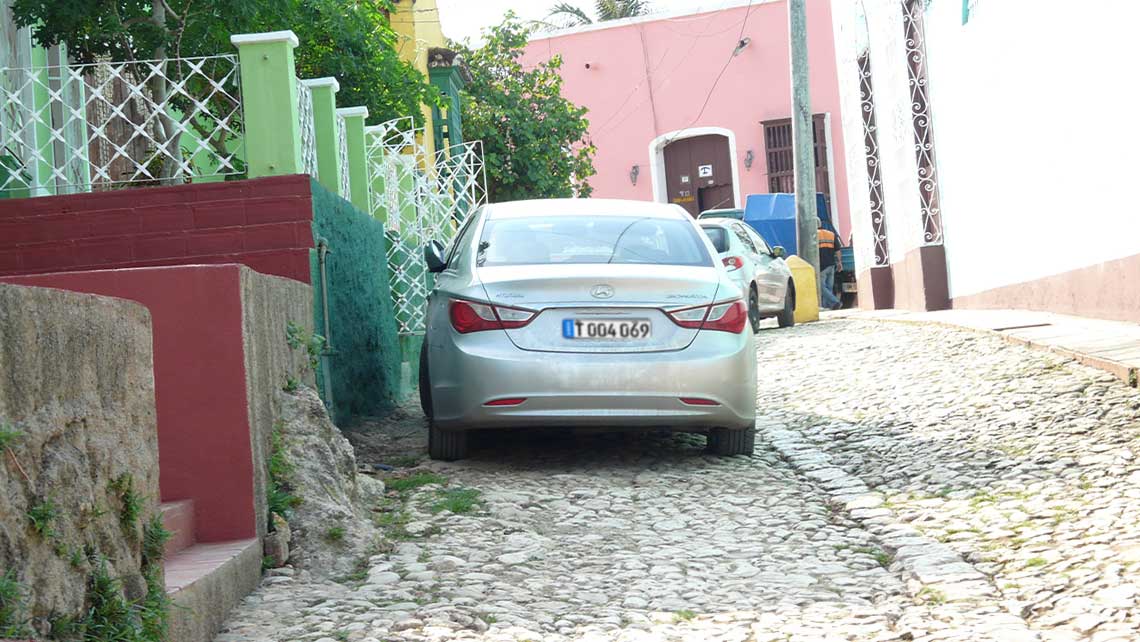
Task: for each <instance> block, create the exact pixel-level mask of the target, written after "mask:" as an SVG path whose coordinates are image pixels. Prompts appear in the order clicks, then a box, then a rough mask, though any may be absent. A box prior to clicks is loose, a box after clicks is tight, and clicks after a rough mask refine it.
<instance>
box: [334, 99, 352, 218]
mask: <svg viewBox="0 0 1140 642" xmlns="http://www.w3.org/2000/svg"><path fill="white" fill-rule="evenodd" d="M336 164H337V170H338V171H339V173H340V195H341V196H343V197H344V198H350V197H351V184H350V183H351V181H350V178H349V171H350V169H351V168H350V167H349V165H348V130H347V128H346V125H345V122H344V116H342V115H340V114H337V117H336Z"/></svg>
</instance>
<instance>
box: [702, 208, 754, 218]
mask: <svg viewBox="0 0 1140 642" xmlns="http://www.w3.org/2000/svg"><path fill="white" fill-rule="evenodd" d="M705 217H708V218H735V219H737V220H739V219H742V218H744V208H743V207H724V208H720V209H715V210H705V211H703V212H701V214H700V216H698V217H697V218H700V219H704V218H705Z"/></svg>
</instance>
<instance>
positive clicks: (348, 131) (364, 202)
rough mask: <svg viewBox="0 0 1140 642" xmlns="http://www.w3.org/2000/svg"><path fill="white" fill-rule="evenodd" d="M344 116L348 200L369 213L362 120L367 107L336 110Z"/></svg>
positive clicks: (365, 149) (364, 117)
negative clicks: (349, 193)
mask: <svg viewBox="0 0 1140 642" xmlns="http://www.w3.org/2000/svg"><path fill="white" fill-rule="evenodd" d="M336 113H337V114H339V115H340V116H341V117H342V118H344V131H345V140H346V143H347V146H348V185H349V191H350V192H351V195H350V198H349V199H348V200H350V201H352V204H353V205H355V206H356V209H358V210H360V211H361V212H364V213H365V214H371V213H372V212H370V211H369V209H368V192H369V190H368V146H367V144H366V143H365V141H364V121H365V120H366V119H367V118H368V108H367V107H344V108H341V109H338V110H336Z"/></svg>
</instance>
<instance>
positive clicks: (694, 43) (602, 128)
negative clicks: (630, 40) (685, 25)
mask: <svg viewBox="0 0 1140 642" xmlns="http://www.w3.org/2000/svg"><path fill="white" fill-rule="evenodd" d="M750 1H751V0H750ZM702 19H703V20H705V21H706V22H705V30H704V32H702V33H701V34H699V35H697V34H692V35H691V36H690V37H691V38H692V41H691V42H690V43H689V48H688V49H686V50H685V54H684V55H683V56H681V59H680V60H679V61H678V62H677V64H676V65H674V66H673V68H672V69H671V70H670V71H669V73H667V74H665V83H663V84H662V85H661V86H662V87H664V86H665V84H667V83H668V81H669V80H670V76H672V75H673V73H674V72H676V71H677V69H678V68H679V67H680V66H681V65H683V64H684V63H685V61H686V60H687V59H688V58H689V54H691V53H692V52H693V49H695V48H696V46H697V42H698V41H699V40H700V39H701V38H704V37H706V36H709V35H713V34H710V33H709V29H710V28H711V26H712V20H711V19H710V18H709V17H707V16H706V17H704V18H702ZM747 21H748V14H747V12H746V13H745V16H744V20H743V21H742V22H741V25H740V32H741V33H742V34H743V33H744V27H745V23H747ZM666 22H667V21H666ZM734 28H736V25H732V26H731V27H729V28H728V29H734ZM728 29H725V30H723V31H719V32H717V33H723V32H724V31H728ZM739 40H740V39H739V38H737V41H739ZM670 49H672V46H670V47H667V48H666V50H665V54H666V55H667V54H668V53H669V51H670ZM664 62H665V56H662V57H661V61H660V62H658V64H657V65H656V66H655V67H654V68H653V70H652V71H651V72H650V73H652V72H653V71H657V70H658V69H660V68H661V65H662V64H664ZM646 81H648V82H649V86H650V89H651V90H652V88H653V81H652V79H651V78H649V77H648V76H647V77H646V78H644V79H642V81H641V82H639V83H638V84H637V86H636V87H634V88H633V91H632V92H630V95H629V96H627V97H626V100H625V101H624V102H622V105H621V107H618V109H617V110H616V111H615V112H614V113H613V115H611V116H610V117H609V118H608V119H606V122H605V123H603V124H602V125H601V126H600V127H598V130H597V132H598V135H601V134H602V133H603V131H605V129H606V127H607V126H608V125H609V124H610V123H611V122H612V121H613V119H614V118H617V117H618V115H619V114H620V112H621V109H622V108H624V107H625V105H626V103H628V102H629V99H630V98H632V97H633V94H634V93H636V92H637V90H638V89H640V88H641V86H642V85H643V84H645V83H646ZM648 100H649V97H646V98H642V99H641V101H640V102H638V103H637V104H636V105H634V109H633V110H631V111H630V112H629V113H628V114H626V115H625V116H624V117H622V119H621V120H619V121H618V122H617V123H615V125H621V124H622V123H624V122H625V121H627V120H629V117H630V116H632V115H634V114H636V113H637V108H639V107H641V106H642V105H644V104H645V103H646V101H648ZM653 135H654V136H656V135H657V132H656V131H655V132H654V133H653Z"/></svg>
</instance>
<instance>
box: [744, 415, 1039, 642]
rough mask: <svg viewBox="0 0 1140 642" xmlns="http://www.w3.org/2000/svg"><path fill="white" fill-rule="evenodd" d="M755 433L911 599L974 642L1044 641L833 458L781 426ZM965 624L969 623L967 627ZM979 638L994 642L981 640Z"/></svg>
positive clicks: (985, 581) (979, 577) (967, 568)
mask: <svg viewBox="0 0 1140 642" xmlns="http://www.w3.org/2000/svg"><path fill="white" fill-rule="evenodd" d="M756 431H757V433H759V434H761V435H763V436H764V438H765V439H766V440H767V441H768V442H769V443H770V444H771V445H772V447H773V448H774V449H775V450H776V452H777V453H779V454H780V456H781V457H783V458H784V459H785V460H786V461H788V463H789V464H790V465H791V466H792V468H793V469H794V470H795V471H796V472H797V473H799V474H801V475H803V476H804V477H806V478H808V479H810V480H811V481H812V482H815V483H816V484H817V485H819V486H820V487H822V488H823V489H824V490H825V491H826V492H827V494H828V495H829V496H830V497H831V499H832V500H833V501H834V502H835V503H837V504H841V505H842V506H843V507H844V509H845V510H846V511H847V513H848V514H849V515H850V516H851V519H852V520H854V521H855V522H856V523H857V524H858V525H859V526H860V527H862V528H863V529H865V530H866V531H867V532H869V533H871V534H872V535H873V536H874V537H875V539H876V540H877V541H878V542H879V543H880V544H881V545H882V546H883V549H884V550H885V551H886V552H888V553H890V554H891V555H892V556H893V558H894V561H893V562H892V564H891V570H894V571H900V572H901V573H902V576H903V579H904V580H905V584H906V587H907V592H908V593H909V594H910V597H911V598H912V599H915V600H916V601H918V600H924V601H925V602H926V603H927V604H934V605H940V606H942V607H949V608H951V609H953V610H955V611H958V613H957V614H956V615H958V616H960V617H962V618H963V619H968V620H970V621H971V622H970V624H969V630H970V632H971V637H970V638H969V639H971V640H982V639H993V640H1002V641H1012V640H1018V641H1021V640H1040V637H1039V636H1038V634H1037V633H1036V632H1035V631H1033V630H1031V629H1030V628H1029V625H1028V624H1027V623H1026V622H1025V620H1024V619H1022V618H1021V617H1019V616H1018V615H1015V614H1013V613H1009V612H1005V611H1002V610H1000V609H998V608H995V606H996V603H997V602H998V601H999V600H1000V593H999V592H998V590H997V588H996V587H995V586H994V585H993V583H992V582H991V581H990V578H989V577H987V576H986V575H984V574H982V573H981V572H980V571H978V570H977V569H976V568H974V567H973V565H971V564H970V563H968V562H966V561H965V560H964V559H962V557H961V556H960V555H958V553H957V552H955V551H954V550H953V549H951V548H950V547H949V546H946V545H945V544H943V543H941V542H938V541H937V540H934V539H932V538H930V537H927V536H925V535H923V534H921V533H920V532H919V531H918V530H917V529H916V528H914V527H913V526H911V525H909V524H906V523H904V522H902V521H900V520H899V519H898V517H897V516H896V515H895V514H894V511H892V510H891V509H890V508H887V507H885V506H883V495H882V493H879V492H875V491H872V490H871V489H870V488H869V487H868V486H867V485H866V484H865V483H864V482H863V480H861V479H859V478H858V477H855V476H854V475H850V474H848V473H847V471H845V470H843V469H842V468H841V467H839V466H837V465H836V464H834V463H833V462H832V460H831V456H830V455H828V454H827V453H826V452H824V451H822V450H820V449H819V448H816V447H815V446H813V445H812V444H811V443H809V442H808V441H807V440H806V439H804V437H803V435H802V434H801V433H800V432H798V431H796V430H791V429H788V428H785V427H784V426H783V425H781V424H776V423H767V424H766V423H764V422H762V421H757V422H756ZM963 624H965V623H963ZM979 633H984V634H987V635H990V636H992V638H985V637H979V636H978V634H979Z"/></svg>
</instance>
